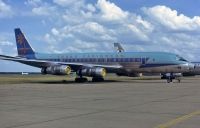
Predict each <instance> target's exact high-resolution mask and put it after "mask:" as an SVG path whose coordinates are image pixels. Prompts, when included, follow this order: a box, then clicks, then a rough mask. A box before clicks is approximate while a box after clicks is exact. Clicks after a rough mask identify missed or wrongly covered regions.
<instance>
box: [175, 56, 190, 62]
mask: <svg viewBox="0 0 200 128" xmlns="http://www.w3.org/2000/svg"><path fill="white" fill-rule="evenodd" d="M176 59H177V60H179V61H185V62H188V61H187V60H186V59H184V58H183V57H180V56H178V55H177V56H176Z"/></svg>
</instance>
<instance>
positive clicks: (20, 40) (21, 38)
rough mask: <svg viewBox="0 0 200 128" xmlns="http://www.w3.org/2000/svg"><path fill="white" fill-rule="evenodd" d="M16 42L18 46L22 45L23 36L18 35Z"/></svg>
mask: <svg viewBox="0 0 200 128" xmlns="http://www.w3.org/2000/svg"><path fill="white" fill-rule="evenodd" d="M17 42H18V43H19V44H20V45H22V44H23V43H24V37H23V35H21V34H20V35H18V36H17Z"/></svg>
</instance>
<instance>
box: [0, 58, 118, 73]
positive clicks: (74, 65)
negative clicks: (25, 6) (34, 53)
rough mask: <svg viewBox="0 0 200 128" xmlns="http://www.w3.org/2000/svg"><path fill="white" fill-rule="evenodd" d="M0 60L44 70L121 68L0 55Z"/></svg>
mask: <svg viewBox="0 0 200 128" xmlns="http://www.w3.org/2000/svg"><path fill="white" fill-rule="evenodd" d="M0 59H2V60H9V61H15V62H20V63H23V64H26V65H30V66H34V67H38V68H44V67H49V66H53V65H68V66H70V67H71V68H72V70H76V69H80V67H102V68H106V69H120V68H122V66H121V65H99V64H86V63H70V62H54V61H47V60H37V59H26V58H21V57H12V56H5V55H0Z"/></svg>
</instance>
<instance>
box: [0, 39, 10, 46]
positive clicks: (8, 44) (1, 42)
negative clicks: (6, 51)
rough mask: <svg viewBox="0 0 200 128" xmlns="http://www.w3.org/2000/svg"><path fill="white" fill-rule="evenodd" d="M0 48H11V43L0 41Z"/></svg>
mask: <svg viewBox="0 0 200 128" xmlns="http://www.w3.org/2000/svg"><path fill="white" fill-rule="evenodd" d="M0 46H13V43H12V42H10V41H5V40H4V41H1V40H0Z"/></svg>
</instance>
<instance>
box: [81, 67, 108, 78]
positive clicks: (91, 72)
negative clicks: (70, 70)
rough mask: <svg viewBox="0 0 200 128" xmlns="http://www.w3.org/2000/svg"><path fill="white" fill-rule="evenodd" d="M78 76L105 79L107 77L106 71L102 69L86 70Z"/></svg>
mask: <svg viewBox="0 0 200 128" xmlns="http://www.w3.org/2000/svg"><path fill="white" fill-rule="evenodd" d="M78 74H79V75H82V76H89V77H104V76H105V75H106V69H105V68H100V67H93V68H84V69H82V70H80V71H79V72H78Z"/></svg>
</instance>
